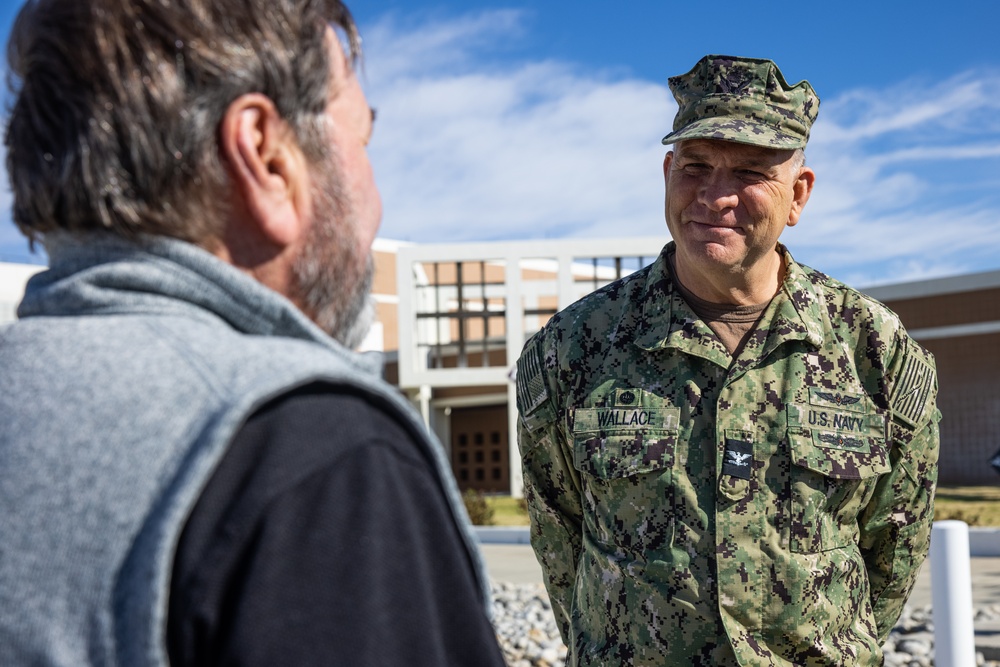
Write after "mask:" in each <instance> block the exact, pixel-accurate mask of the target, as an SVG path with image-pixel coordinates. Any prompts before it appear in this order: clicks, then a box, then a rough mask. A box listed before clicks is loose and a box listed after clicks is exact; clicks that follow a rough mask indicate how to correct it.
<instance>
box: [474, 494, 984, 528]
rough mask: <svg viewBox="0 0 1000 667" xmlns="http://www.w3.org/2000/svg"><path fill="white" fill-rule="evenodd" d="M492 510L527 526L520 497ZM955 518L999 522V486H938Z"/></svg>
mask: <svg viewBox="0 0 1000 667" xmlns="http://www.w3.org/2000/svg"><path fill="white" fill-rule="evenodd" d="M484 498H485V501H486V504H487V505H488V506H489V507H490V508H491V509H492V510H493V516H492V520H493V525H496V526H527V525H528V511H527V509H526V508H525V505H524V501H523V500H517V499H515V498H511V497H510V496H484ZM946 519H958V520H959V521H964V522H966V523H967V524H969V525H970V526H1000V486H942V487H938V490H937V496H936V497H935V501H934V520H935V521H944V520H946Z"/></svg>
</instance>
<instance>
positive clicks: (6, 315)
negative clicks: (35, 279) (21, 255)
mask: <svg viewBox="0 0 1000 667" xmlns="http://www.w3.org/2000/svg"><path fill="white" fill-rule="evenodd" d="M44 269H45V267H44V266H37V265H34V264H11V263H7V262H0V324H3V323H5V322H12V321H14V320H15V319H17V304H18V303H20V302H21V298H22V297H23V296H24V286H25V285H26V284H27V282H28V278H30V277H31V276H33V275H35V274H36V273H38V272H39V271H43V270H44Z"/></svg>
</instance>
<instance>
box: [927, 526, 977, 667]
mask: <svg viewBox="0 0 1000 667" xmlns="http://www.w3.org/2000/svg"><path fill="white" fill-rule="evenodd" d="M930 559H931V602H932V616H933V618H934V664H935V665H936V666H937V667H970V665H975V664H976V636H975V630H974V629H973V627H972V569H971V565H970V563H969V526H968V525H967V524H966V523H965V522H964V521H936V522H935V523H934V526H933V528H932V529H931V550H930Z"/></svg>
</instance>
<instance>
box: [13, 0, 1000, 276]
mask: <svg viewBox="0 0 1000 667" xmlns="http://www.w3.org/2000/svg"><path fill="white" fill-rule="evenodd" d="M13 4H16V3H13ZM349 4H350V7H351V9H352V11H353V12H354V14H355V17H356V18H357V19H358V22H359V24H360V26H361V29H362V34H363V36H364V39H365V52H366V56H365V68H364V73H363V82H364V85H365V88H366V90H367V92H368V96H369V100H370V102H371V103H372V105H373V106H376V107H377V108H378V113H379V116H378V124H377V127H376V132H375V136H374V138H373V142H372V145H371V147H370V154H371V157H372V160H373V163H374V165H375V172H376V178H377V180H378V183H379V187H380V190H381V192H382V197H383V203H384V208H385V216H384V219H383V223H382V229H381V235H382V236H383V237H386V238H391V239H400V240H407V241H414V242H446V241H463V242H464V241H479V240H497V239H532V238H548V239H552V238H570V237H587V238H601V237H610V236H622V235H631V236H649V235H658V234H662V235H663V237H664V239H666V238H667V232H666V228H665V225H664V222H663V181H662V170H661V164H662V160H663V153H664V151H665V147H663V146H662V145H661V144H660V138H662V136H663V135H664V134H665V133H666V132H667V131H668V130H669V127H670V123H671V121H672V118H673V114H674V112H675V110H676V107H675V105H674V102H673V100H672V98H671V96H670V94H669V91H668V90H667V87H666V80H667V77H668V76H671V75H674V74H680V73H683V72H685V71H687V70H688V69H690V68H691V66H692V65H694V63H695V62H696V61H697V60H698V59H699V58H700V57H701V56H702V55H705V54H706V53H724V54H731V55H747V56H754V57H765V58H772V59H774V60H775V61H776V62H777V63H778V65H779V66H780V67H781V69H782V71H783V72H784V74H785V77H786V78H787V79H788V80H789V81H793V82H794V81H798V80H799V79H802V78H807V79H809V81H810V82H811V83H812V84H813V86H814V87H815V88H816V90H817V92H818V93H819V96H820V98H821V99H822V105H821V109H820V116H819V120H818V121H817V123H816V125H815V126H814V130H813V137H812V140H811V141H810V144H809V148H808V150H807V156H808V161H809V163H810V165H811V166H812V167H813V168H814V169H815V170H816V172H817V175H818V179H817V184H816V190H815V191H814V194H813V198H812V201H810V203H809V205H808V206H807V208H806V210H805V214H804V215H803V218H802V221H801V222H800V224H799V225H798V226H797V227H795V228H794V229H789V230H788V231H787V232H786V233H785V236H784V237H783V240H784V241H785V242H786V244H787V245H788V246H789V247H790V248H791V249H792V252H793V254H794V255H795V256H796V258H797V259H799V260H800V261H803V262H806V263H808V264H811V265H813V266H815V267H817V268H820V269H822V270H824V271H826V272H828V273H831V274H832V275H834V276H836V277H838V278H841V279H843V280H846V281H848V282H850V283H853V284H856V285H859V286H864V285H871V284H876V283H886V282H899V281H906V280H914V279H920V278H925V277H937V276H944V275H955V274H962V273H969V272H975V271H985V270H994V269H1000V47H997V46H996V35H995V26H996V24H997V20H998V19H1000V8H998V7H1000V6H998V5H996V4H995V3H992V2H986V1H985V0H984V1H976V2H952V3H949V4H943V3H930V2H919V1H917V2H892V1H884V2H866V3H860V2H838V3H810V4H806V3H783V2H771V3H747V2H740V3H737V2H726V1H719V2H714V3H673V2H667V1H666V0H660V1H658V2H652V1H637V2H616V3H612V2H587V1H575V2H571V1H569V0H545V1H544V2H539V1H537V0H536V1H535V2H505V3H499V2H497V3H493V2H484V1H481V0H463V1H462V2H457V1H453V2H434V1H426V2H425V1H419V0H405V1H404V0H381V1H376V2H354V3H349ZM707 7H708V8H710V9H706V8H707ZM14 11H15V7H13V6H12V4H11V3H9V2H8V3H6V4H4V5H3V6H2V8H0V31H2V36H3V38H4V41H6V36H7V33H8V31H9V27H10V24H11V22H12V20H13V15H14ZM3 176H4V188H3V190H0V259H6V260H15V261H38V260H37V259H33V258H32V257H31V256H30V255H28V253H27V247H26V244H25V243H24V242H23V241H22V240H21V239H20V237H19V235H18V234H17V232H16V230H15V229H14V227H13V225H12V224H11V222H10V216H9V201H10V200H9V196H10V195H9V192H7V191H6V175H5V173H4V174H3Z"/></svg>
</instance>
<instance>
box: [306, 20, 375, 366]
mask: <svg viewBox="0 0 1000 667" xmlns="http://www.w3.org/2000/svg"><path fill="white" fill-rule="evenodd" d="M331 38H332V31H331ZM330 58H331V72H332V79H333V81H332V82H331V86H330V88H331V91H330V101H329V103H328V104H327V109H326V118H325V121H326V122H325V132H326V139H327V140H328V141H329V155H328V156H327V158H326V159H324V160H322V161H321V162H320V163H319V164H317V165H314V166H313V167H312V168H311V169H310V176H311V180H312V192H311V199H310V214H309V224H310V228H309V232H308V236H307V238H306V242H305V244H304V247H303V248H302V251H301V252H300V254H299V256H298V258H297V259H296V261H295V265H294V268H293V271H294V277H295V283H296V292H297V296H298V298H299V300H300V301H301V303H302V304H303V306H304V307H305V309H306V310H307V312H308V314H309V315H310V317H312V319H313V320H314V321H315V322H316V323H317V324H318V325H319V326H320V327H321V328H323V329H324V330H325V331H326V332H327V333H329V334H330V335H331V336H332V337H333V338H335V339H336V340H338V341H340V342H341V343H343V344H344V345H345V346H346V347H348V348H354V347H356V346H357V345H358V344H359V343H360V342H361V341H362V340H363V338H364V335H365V334H366V333H367V331H368V327H369V326H370V324H371V321H372V318H373V316H374V310H373V305H372V303H371V300H370V299H369V292H370V290H371V282H372V273H373V270H374V269H373V262H372V257H371V246H372V242H373V241H374V239H375V234H376V233H377V232H378V227H379V223H380V221H381V219H382V203H381V199H380V198H379V194H378V189H377V188H376V186H375V179H374V176H373V174H372V168H371V164H370V162H369V161H368V154H367V150H366V146H367V144H368V140H369V138H370V137H371V132H372V112H371V109H370V107H369V106H368V103H367V101H366V100H365V96H364V93H363V92H362V90H361V86H360V85H359V84H358V80H357V78H356V77H355V76H354V73H353V71H352V69H351V68H350V66H349V65H348V63H347V60H346V58H345V57H344V54H343V51H342V50H341V48H340V45H339V43H337V41H336V39H335V38H332V39H331V41H330Z"/></svg>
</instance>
